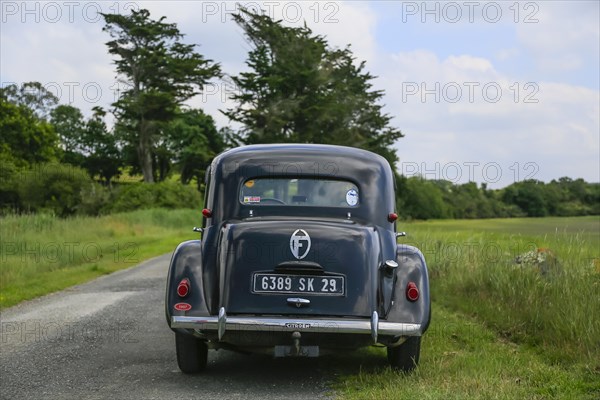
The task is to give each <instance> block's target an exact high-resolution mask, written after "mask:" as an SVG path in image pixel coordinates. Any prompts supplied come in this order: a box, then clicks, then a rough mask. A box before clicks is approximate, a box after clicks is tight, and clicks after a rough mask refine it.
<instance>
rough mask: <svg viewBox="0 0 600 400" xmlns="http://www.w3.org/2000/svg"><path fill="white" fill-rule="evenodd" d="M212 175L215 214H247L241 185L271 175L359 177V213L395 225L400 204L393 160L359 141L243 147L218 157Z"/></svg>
mask: <svg viewBox="0 0 600 400" xmlns="http://www.w3.org/2000/svg"><path fill="white" fill-rule="evenodd" d="M210 176H211V181H212V184H211V190H210V196H209V197H210V199H209V202H210V205H211V206H212V207H214V210H213V215H214V217H213V218H215V220H220V219H228V218H236V217H240V216H242V215H244V212H245V211H244V210H245V207H248V206H247V205H243V204H240V202H239V201H237V198H238V197H237V195H238V191H239V188H240V187H241V186H242V184H243V183H244V182H245V181H247V180H248V179H255V178H265V177H267V178H269V177H273V178H278V177H279V178H283V177H289V178H305V177H309V178H315V179H336V180H347V181H351V182H354V183H355V184H356V185H357V186H358V188H359V190H360V193H361V203H360V205H359V207H357V208H356V209H353V211H352V213H353V215H356V216H357V217H359V218H361V219H363V220H364V221H370V222H372V223H376V224H378V225H384V224H387V225H389V222H387V215H388V213H390V212H393V211H394V210H395V197H394V175H393V172H392V169H391V167H390V164H389V163H388V161H387V160H386V159H385V158H383V157H381V156H379V155H377V154H375V153H372V152H370V151H367V150H363V149H358V148H353V147H345V146H334V145H321V144H260V145H250V146H242V147H237V148H234V149H231V150H228V151H225V152H223V153H221V154H219V155H218V156H217V157H215V159H214V160H213V162H212V164H211V167H210ZM215 186H218V188H216V187H215ZM219 199H221V200H225V201H221V200H219ZM231 199H236V200H235V201H230V200H231ZM213 200H214V201H215V203H213ZM296 209H298V208H297V207H296ZM317 209H318V208H317V207H312V208H311V212H317ZM295 211H297V210H294V211H292V210H290V212H295ZM344 215H345V213H344Z"/></svg>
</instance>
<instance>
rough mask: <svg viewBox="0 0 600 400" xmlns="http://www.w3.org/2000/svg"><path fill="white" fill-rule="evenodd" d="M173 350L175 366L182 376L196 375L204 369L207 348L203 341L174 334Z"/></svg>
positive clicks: (181, 334) (190, 336)
mask: <svg viewBox="0 0 600 400" xmlns="http://www.w3.org/2000/svg"><path fill="white" fill-rule="evenodd" d="M175 349H176V351H177V365H179V369H180V370H181V372H183V373H184V374H196V373H198V372H201V371H203V370H204V368H206V361H207V356H208V347H207V346H206V342H205V341H204V340H201V339H197V338H195V337H194V336H192V335H186V334H183V333H178V332H175Z"/></svg>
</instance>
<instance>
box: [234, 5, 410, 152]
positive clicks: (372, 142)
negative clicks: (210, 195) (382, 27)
mask: <svg viewBox="0 0 600 400" xmlns="http://www.w3.org/2000/svg"><path fill="white" fill-rule="evenodd" d="M233 18H234V20H235V22H236V23H237V24H238V25H239V26H240V27H241V28H242V29H243V30H244V33H245V36H246V38H247V40H248V42H249V43H250V45H251V46H252V50H251V51H250V52H249V54H248V59H247V61H246V64H247V65H248V67H249V68H250V71H249V72H243V73H241V74H240V75H238V76H236V77H233V78H232V79H233V81H234V83H235V84H236V86H237V87H238V89H239V90H240V93H239V94H236V95H234V96H233V99H234V100H236V101H237V102H238V104H237V106H236V107H234V108H232V109H228V110H226V111H224V114H225V115H227V116H228V117H229V118H230V119H231V120H234V121H237V122H240V123H242V124H243V134H244V136H245V142H246V143H248V144H250V143H271V142H298V143H329V144H341V145H348V146H354V147H361V148H365V149H368V150H371V151H375V152H377V153H379V154H381V155H383V156H384V157H386V158H387V159H388V160H389V161H390V162H391V163H394V162H395V161H397V156H396V154H395V151H394V150H393V148H392V147H391V146H392V144H393V143H394V142H395V140H397V139H398V138H400V137H402V133H401V132H400V131H399V130H398V129H396V128H393V127H391V126H390V120H391V117H390V116H388V115H387V114H384V113H383V111H382V107H383V106H382V105H381V104H380V100H381V98H382V97H383V91H380V90H373V89H372V86H373V85H372V83H371V82H372V80H373V79H374V76H372V75H371V74H369V73H368V72H365V71H364V70H365V63H364V62H361V63H358V64H357V63H356V62H355V61H356V60H355V58H354V56H353V55H352V52H351V51H350V48H349V47H346V48H344V49H331V48H330V47H329V45H328V43H327V40H326V39H325V38H324V37H322V36H319V35H314V34H313V33H312V31H311V30H310V29H309V28H308V27H307V26H306V25H305V26H303V27H300V28H296V27H286V26H283V25H282V23H281V21H274V20H273V19H271V18H270V17H269V16H267V15H263V14H258V13H252V12H250V11H248V10H245V9H242V10H241V12H240V14H236V15H234V16H233Z"/></svg>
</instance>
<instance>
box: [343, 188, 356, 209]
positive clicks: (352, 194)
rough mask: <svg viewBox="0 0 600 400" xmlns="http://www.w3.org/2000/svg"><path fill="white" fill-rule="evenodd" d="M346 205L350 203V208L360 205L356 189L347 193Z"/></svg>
mask: <svg viewBox="0 0 600 400" xmlns="http://www.w3.org/2000/svg"><path fill="white" fill-rule="evenodd" d="M346 203H348V205H349V206H355V205H357V204H358V192H357V191H356V190H355V189H350V190H348V191H347V192H346Z"/></svg>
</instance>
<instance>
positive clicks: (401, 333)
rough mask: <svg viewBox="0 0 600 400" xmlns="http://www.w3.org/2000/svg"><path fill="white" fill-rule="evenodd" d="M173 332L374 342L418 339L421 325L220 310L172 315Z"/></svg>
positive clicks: (376, 314) (219, 335) (373, 319)
mask: <svg viewBox="0 0 600 400" xmlns="http://www.w3.org/2000/svg"><path fill="white" fill-rule="evenodd" d="M171 328H172V329H193V330H195V331H200V332H204V331H209V332H216V333H217V335H218V338H219V340H221V338H222V337H223V335H224V334H225V332H226V331H246V332H296V331H297V332H310V333H337V334H370V335H371V337H372V339H373V342H374V343H377V338H378V336H380V335H381V336H392V337H406V336H421V334H422V331H421V324H412V323H401V322H388V321H380V320H379V315H378V313H377V311H373V314H372V316H371V319H370V320H368V319H349V318H348V319H340V318H338V319H332V318H288V317H275V316H272V317H254V316H232V317H228V316H227V314H226V312H225V308H223V307H221V309H220V310H219V315H218V316H208V317H188V316H172V317H171Z"/></svg>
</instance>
